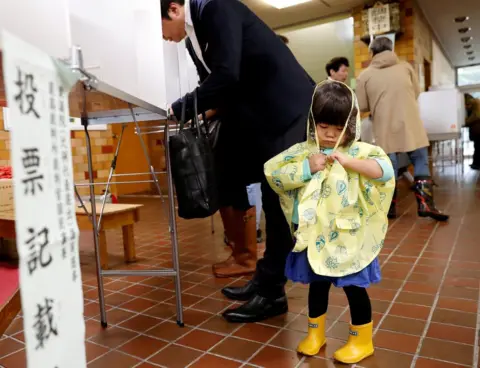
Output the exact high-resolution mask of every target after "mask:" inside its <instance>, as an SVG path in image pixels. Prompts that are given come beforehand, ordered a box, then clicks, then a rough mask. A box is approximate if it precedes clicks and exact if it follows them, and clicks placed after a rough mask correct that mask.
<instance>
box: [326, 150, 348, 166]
mask: <svg viewBox="0 0 480 368" xmlns="http://www.w3.org/2000/svg"><path fill="white" fill-rule="evenodd" d="M328 160H329V161H330V162H331V163H333V162H335V161H338V163H339V164H340V165H342V166H343V167H346V166H348V165H349V163H350V161H351V160H352V159H351V158H350V157H349V156H347V155H345V154H344V153H341V152H338V151H335V152H333V153H332V154H331V155H329V156H328Z"/></svg>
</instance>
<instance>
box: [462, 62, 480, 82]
mask: <svg viewBox="0 0 480 368" xmlns="http://www.w3.org/2000/svg"><path fill="white" fill-rule="evenodd" d="M457 78H458V86H460V87H461V86H468V85H471V84H480V65H474V66H466V67H463V68H458V69H457Z"/></svg>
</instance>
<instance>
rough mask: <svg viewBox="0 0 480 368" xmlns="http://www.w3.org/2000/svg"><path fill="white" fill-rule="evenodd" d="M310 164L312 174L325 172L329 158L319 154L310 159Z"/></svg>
mask: <svg viewBox="0 0 480 368" xmlns="http://www.w3.org/2000/svg"><path fill="white" fill-rule="evenodd" d="M308 162H309V164H310V172H311V173H312V175H313V174H315V173H317V172H319V171H323V170H325V166H326V165H327V156H325V155H324V154H323V153H317V154H316V155H312V156H310V157H309V158H308Z"/></svg>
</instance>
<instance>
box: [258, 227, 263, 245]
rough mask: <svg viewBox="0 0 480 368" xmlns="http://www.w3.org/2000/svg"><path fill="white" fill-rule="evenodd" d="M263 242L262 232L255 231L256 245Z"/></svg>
mask: <svg viewBox="0 0 480 368" xmlns="http://www.w3.org/2000/svg"><path fill="white" fill-rule="evenodd" d="M261 242H263V236H262V230H260V229H258V230H257V243H261Z"/></svg>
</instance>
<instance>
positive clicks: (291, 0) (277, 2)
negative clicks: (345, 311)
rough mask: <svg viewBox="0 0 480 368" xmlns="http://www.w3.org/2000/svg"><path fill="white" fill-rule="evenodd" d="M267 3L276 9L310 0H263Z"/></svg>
mask: <svg viewBox="0 0 480 368" xmlns="http://www.w3.org/2000/svg"><path fill="white" fill-rule="evenodd" d="M263 1H264V2H266V3H267V4H268V5H271V6H273V7H274V8H277V9H284V8H289V7H291V6H295V5H299V4H303V3H307V2H309V1H311V0H263Z"/></svg>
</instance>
